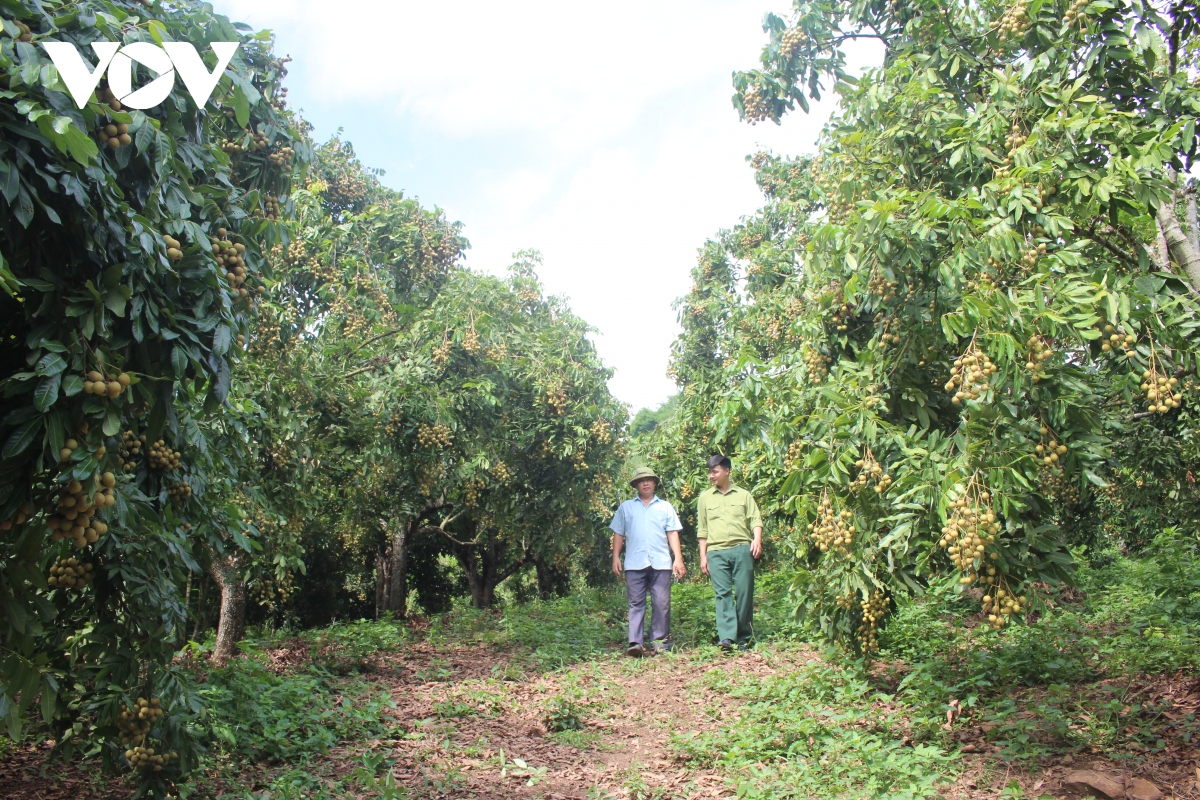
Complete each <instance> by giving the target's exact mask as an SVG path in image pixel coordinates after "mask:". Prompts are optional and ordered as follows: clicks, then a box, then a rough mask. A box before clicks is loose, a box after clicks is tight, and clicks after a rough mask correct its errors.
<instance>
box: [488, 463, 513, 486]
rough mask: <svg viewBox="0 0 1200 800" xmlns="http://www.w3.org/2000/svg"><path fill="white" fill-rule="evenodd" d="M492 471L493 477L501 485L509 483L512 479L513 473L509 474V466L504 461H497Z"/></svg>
mask: <svg viewBox="0 0 1200 800" xmlns="http://www.w3.org/2000/svg"><path fill="white" fill-rule="evenodd" d="M491 471H492V477H493V478H495V479H496V480H497V481H499V482H500V483H508V481H509V479H510V478H512V473H511V472H509V469H508V465H507V464H505V463H504V462H503V461H497V462H496V464H495V466H493V467H492V470H491Z"/></svg>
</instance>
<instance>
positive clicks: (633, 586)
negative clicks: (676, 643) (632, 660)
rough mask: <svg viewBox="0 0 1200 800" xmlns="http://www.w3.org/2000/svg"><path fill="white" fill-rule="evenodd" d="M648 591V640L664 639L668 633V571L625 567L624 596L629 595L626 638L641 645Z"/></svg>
mask: <svg viewBox="0 0 1200 800" xmlns="http://www.w3.org/2000/svg"><path fill="white" fill-rule="evenodd" d="M647 592H649V594H650V603H651V609H650V641H659V640H666V639H667V638H668V636H669V635H670V632H671V570H669V569H654V568H653V567H647V568H646V569H627V570H625V595H626V597H628V598H629V641H630V642H637V643H638V644H642V630H643V628H644V627H645V624H646V593H647Z"/></svg>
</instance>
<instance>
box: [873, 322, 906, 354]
mask: <svg viewBox="0 0 1200 800" xmlns="http://www.w3.org/2000/svg"><path fill="white" fill-rule="evenodd" d="M902 341H904V340H903V338H902V337H901V336H900V334H898V333H888V330H887V327H886V326H885V327H884V329H883V332H882V333H880V334H879V344H878V345H877V348H878V349H879V350H887V349H888V348H889V347H894V346H895V345H898V344H900V342H902Z"/></svg>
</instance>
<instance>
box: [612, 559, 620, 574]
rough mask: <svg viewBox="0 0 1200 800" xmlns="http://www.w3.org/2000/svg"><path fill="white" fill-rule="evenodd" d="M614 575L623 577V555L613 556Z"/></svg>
mask: <svg viewBox="0 0 1200 800" xmlns="http://www.w3.org/2000/svg"><path fill="white" fill-rule="evenodd" d="M613 575H616V576H617V577H618V578H619V577H621V557H620V556H613Z"/></svg>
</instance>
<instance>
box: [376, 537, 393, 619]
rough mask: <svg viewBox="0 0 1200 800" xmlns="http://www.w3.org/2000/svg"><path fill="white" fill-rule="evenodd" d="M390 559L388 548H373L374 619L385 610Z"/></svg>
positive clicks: (390, 571) (389, 575) (390, 566)
mask: <svg viewBox="0 0 1200 800" xmlns="http://www.w3.org/2000/svg"><path fill="white" fill-rule="evenodd" d="M391 574H392V561H391V559H390V558H389V557H388V549H387V548H386V547H384V546H383V545H380V546H379V547H378V548H377V549H376V550H375V619H379V618H380V617H381V616H383V612H384V611H386V610H387V602H388V594H387V593H388V586H390V585H391V582H392V579H391Z"/></svg>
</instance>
